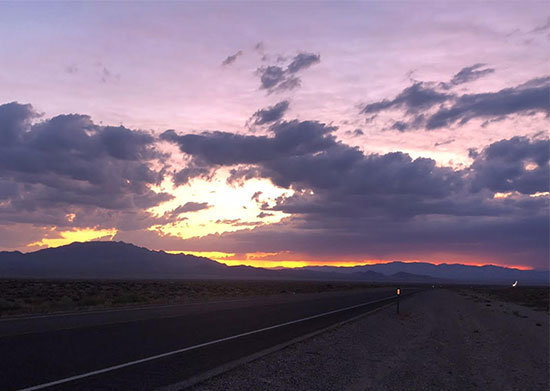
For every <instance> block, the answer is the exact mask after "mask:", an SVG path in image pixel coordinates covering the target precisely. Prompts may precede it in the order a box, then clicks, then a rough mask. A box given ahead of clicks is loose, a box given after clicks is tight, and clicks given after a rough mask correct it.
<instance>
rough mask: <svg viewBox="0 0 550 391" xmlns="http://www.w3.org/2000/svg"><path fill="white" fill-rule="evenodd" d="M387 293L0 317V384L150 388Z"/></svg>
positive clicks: (326, 321)
mask: <svg viewBox="0 0 550 391" xmlns="http://www.w3.org/2000/svg"><path fill="white" fill-rule="evenodd" d="M402 291H403V292H402V294H404V295H406V294H407V293H410V292H412V291H413V290H412V289H403V290H402ZM394 296H395V289H390V288H378V289H370V290H365V291H352V292H333V293H325V294H323V293H322V294H304V295H300V294H298V295H281V296H274V297H269V298H251V299H241V300H232V301H223V302H212V303H202V304H186V305H175V306H159V307H147V308H136V309H122V310H109V311H97V312H91V313H80V314H66V315H52V316H40V317H27V318H19V319H13V320H3V321H0V390H3V391H12V390H24V389H27V390H38V389H45V390H155V389H158V388H161V387H163V386H166V385H170V384H174V383H178V382H181V381H183V380H185V379H188V378H191V377H193V376H196V375H199V374H201V373H204V372H205V371H208V370H211V369H213V368H216V367H219V366H220V365H223V364H225V363H228V362H231V361H234V360H237V359H239V358H243V357H246V356H248V355H251V354H254V353H256V352H258V351H261V350H263V349H267V348H270V347H273V346H276V345H278V344H281V343H284V342H286V341H289V340H291V339H294V338H297V337H299V336H302V335H305V334H308V333H311V332H313V331H316V330H319V329H323V328H325V327H328V326H330V325H332V324H335V323H338V322H341V321H343V320H346V319H349V318H352V317H354V316H357V315H359V314H361V313H363V312H366V311H369V310H372V309H374V308H376V307H377V306H380V305H384V304H386V303H387V302H388V301H380V300H381V299H384V298H392V297H394ZM371 302H373V303H371ZM365 303H370V304H365ZM327 312H328V314H327ZM197 345H198V346H197ZM136 361H137V362H136ZM113 367H115V368H113ZM80 375H84V376H83V377H79V376H80ZM75 377H76V378H75ZM71 378H73V379H71ZM66 379H71V380H70V381H64V380H66ZM56 381H60V383H58V384H53V385H50V386H48V383H51V382H56Z"/></svg>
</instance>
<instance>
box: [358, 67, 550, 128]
mask: <svg viewBox="0 0 550 391" xmlns="http://www.w3.org/2000/svg"><path fill="white" fill-rule="evenodd" d="M479 66H481V64H476V65H474V66H472V67H468V68H464V69H463V70H462V71H460V72H459V73H457V74H456V75H455V76H454V77H453V80H455V82H454V83H455V84H456V83H459V84H460V83H463V82H465V81H469V80H473V79H475V78H478V77H481V76H480V72H481V73H484V72H486V71H489V69H485V70H480V71H476V70H475V69H477V68H479ZM472 69H473V70H472ZM465 70H466V71H465ZM472 78H473V79H472ZM446 88H447V87H446V84H445V83H427V82H415V83H414V84H413V85H412V86H410V87H407V88H405V89H404V90H403V91H402V92H401V93H399V94H398V95H397V96H396V97H395V98H393V99H384V100H381V101H378V102H373V103H369V104H367V105H365V106H364V107H363V108H362V110H361V113H362V114H369V115H371V114H377V113H380V112H384V111H388V110H395V109H399V110H401V111H403V112H404V117H403V119H401V120H397V121H394V123H393V125H392V127H391V128H392V129H394V130H398V131H400V132H404V131H407V130H411V129H418V128H425V129H428V130H432V129H438V128H443V127H449V126H451V125H454V124H457V123H458V124H459V125H464V124H466V123H467V122H469V121H471V120H472V119H481V120H485V121H486V123H488V122H487V121H489V122H494V121H497V120H502V119H503V118H505V117H506V116H509V115H513V114H516V115H531V114H534V113H548V111H549V109H550V102H549V98H548V90H549V88H550V77H540V78H536V79H532V80H529V81H527V82H526V83H523V84H520V85H518V86H515V87H510V88H504V89H502V90H499V91H496V92H483V93H474V94H463V95H458V94H454V93H450V92H446Z"/></svg>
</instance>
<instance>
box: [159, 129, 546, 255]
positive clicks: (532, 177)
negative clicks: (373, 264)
mask: <svg viewBox="0 0 550 391" xmlns="http://www.w3.org/2000/svg"><path fill="white" fill-rule="evenodd" d="M269 130H270V134H269V135H268V136H243V135H234V134H229V133H223V132H204V133H202V134H200V135H181V136H180V135H172V136H171V137H170V138H171V141H172V142H174V143H176V144H177V145H178V146H179V147H180V149H181V150H182V152H185V153H186V154H187V155H189V156H190V157H191V159H192V161H193V162H194V164H202V165H203V166H204V167H205V168H206V167H207V168H208V169H212V170H215V169H217V168H220V167H223V166H234V165H241V164H245V165H247V167H249V168H253V171H249V173H250V172H254V174H255V175H256V176H257V177H261V178H267V179H269V180H271V182H273V183H274V184H275V185H277V186H279V187H283V188H287V189H292V190H293V194H292V195H289V196H281V197H279V198H277V199H276V202H275V204H274V205H271V206H268V205H264V206H263V208H264V210H263V212H262V213H272V212H274V211H281V212H284V213H286V214H289V215H290V217H288V218H286V219H284V220H283V221H282V222H281V223H277V224H272V225H269V226H262V227H257V228H255V229H253V230H250V231H240V232H234V233H225V234H222V235H213V236H207V237H204V238H200V239H192V240H186V241H185V242H184V243H185V246H188V248H190V249H191V248H192V249H194V250H197V251H199V250H204V251H208V249H209V250H214V249H216V250H217V251H227V252H253V251H260V252H278V251H294V252H299V253H306V254H309V255H311V256H327V254H332V255H333V256H343V255H344V254H345V255H346V256H356V257H366V256H369V257H378V258H380V257H386V258H387V257H396V256H411V255H410V254H415V256H428V255H429V256H432V257H433V256H434V254H438V253H439V254H454V255H453V256H455V257H458V256H459V255H460V254H462V255H463V256H472V257H475V256H478V257H483V260H484V261H485V260H493V261H495V262H496V261H499V262H502V261H503V260H506V262H510V263H512V264H518V263H522V262H523V259H522V260H518V257H525V256H526V255H527V254H529V256H530V257H531V258H530V259H532V260H533V263H534V264H537V265H541V264H542V262H543V260H544V262H546V257H547V244H548V237H547V234H548V224H547V213H548V205H547V200H546V199H545V197H531V195H533V194H534V193H536V192H539V191H544V190H542V189H545V188H546V189H547V188H548V181H547V178H548V155H547V152H546V154H545V153H544V151H548V148H549V147H550V146H549V145H548V142H547V141H544V142H543V141H530V140H528V139H521V140H516V139H510V140H502V141H500V142H497V143H494V144H492V145H490V146H488V147H487V148H486V149H484V150H483V151H482V152H480V153H479V154H478V155H477V158H476V159H475V161H474V163H473V164H472V165H471V166H470V167H467V168H465V169H461V170H454V169H452V168H450V167H441V166H438V165H436V163H435V161H434V160H432V159H427V158H416V159H413V158H411V157H410V156H409V155H408V154H405V153H402V152H393V153H387V154H365V153H363V152H362V151H360V150H359V149H357V148H353V147H351V146H349V145H346V144H344V143H342V142H339V141H337V140H336V139H335V137H334V135H333V133H334V131H335V130H336V128H334V127H330V126H327V125H325V124H322V123H319V122H315V121H289V122H279V123H276V124H274V125H272V126H271V127H270V129H269ZM499 143H500V144H499ZM531 161H533V162H534V163H533V164H535V165H536V167H535V168H534V167H533V166H532V165H527V166H525V167H526V168H524V169H523V171H521V172H519V173H518V172H510V170H509V169H508V168H509V167H515V166H517V165H521V166H522V167H524V166H523V165H525V164H528V163H527V162H531ZM503 162H505V165H504V166H503ZM495 167H496V168H497V169H500V167H502V171H503V172H502V174H495V175H492V174H490V173H491V170H494V169H495ZM495 178H498V183H494V181H493V180H494V179H495ZM545 178H546V179H545ZM502 184H507V185H506V187H504V188H503V187H502V186H503V185H502ZM502 190H516V191H518V192H520V196H518V197H516V198H510V199H503V200H502V199H498V198H494V194H495V193H496V192H499V191H502ZM264 216H265V215H264ZM264 216H262V217H264ZM259 218H261V217H259ZM545 235H546V236H545ZM470 251H471V253H470ZM497 258H498V259H497ZM478 259H479V258H478Z"/></svg>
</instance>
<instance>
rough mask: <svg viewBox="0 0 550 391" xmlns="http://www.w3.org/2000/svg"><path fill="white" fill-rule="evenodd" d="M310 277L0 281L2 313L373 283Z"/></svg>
mask: <svg viewBox="0 0 550 391" xmlns="http://www.w3.org/2000/svg"><path fill="white" fill-rule="evenodd" d="M372 286H373V285H372V284H366V283H363V284H362V283H345V282H333V283H327V282H313V281H312V282H310V281H219V280H209V281H198V280H187V281H181V280H178V281H111V280H109V281H106V280H78V281H70V280H0V316H7V315H17V314H30V313H49V312H58V311H73V310H87V309H95V308H106V307H118V306H128V305H144V304H176V303H186V302H190V301H208V300H215V299H221V298H236V297H246V296H266V295H274V294H282V293H314V292H325V291H338V290H349V289H362V288H368V287H372Z"/></svg>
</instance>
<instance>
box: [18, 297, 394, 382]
mask: <svg viewBox="0 0 550 391" xmlns="http://www.w3.org/2000/svg"><path fill="white" fill-rule="evenodd" d="M394 298H395V296H391V297H386V298H384V299H379V300H374V301H369V302H367V303H361V304H356V305H352V306H349V307H345V308H340V309H337V310H332V311H328V312H324V313H322V314H317V315H312V316H308V317H306V318H302V319H296V320H291V321H289V322H285V323H280V324H276V325H274V326H268V327H264V328H261V329H258V330H253V331H247V332H245V333H241V334H236V335H232V336H230V337H225V338H220V339H215V340H213V341H209V342H204V343H201V344H198V345H194V346H189V347H187V348H182V349H178V350H173V351H171V352H167V353H162V354H157V355H155V356H150V357H146V358H142V359H139V360H134V361H129V362H127V363H124V364H118V365H113V366H111V367H107V368H103V369H98V370H96V371H91V372H87V373H83V374H80V375H76V376H71V377H66V378H64V379H60V380H55V381H52V382H49V383H44V384H39V385H36V386H32V387H27V388H22V389H19V390H17V391H34V390H42V389H44V388H47V387H52V386H56V385H59V384H63V383H68V382H71V381H74V380H79V379H83V378H85V377H89V376H94V375H99V374H101V373H106V372H111V371H115V370H117V369H122V368H126V367H130V366H132V365H136V364H142V363H144V362H148V361H153V360H157V359H159V358H164V357H168V356H173V355H174V354H179V353H183V352H187V351H190V350H194V349H198V348H202V347H205V346H209V345H214V344H217V343H220V342H225V341H231V340H233V339H237V338H241V337H246V336H247V335H252V334H257V333H261V332H264V331H268V330H273V329H277V328H279V327H283V326H288V325H291V324H295V323H300V322H305V321H306V320H311V319H315V318H320V317H321V316H326V315H331V314H335V313H338V312H342V311H347V310H351V309H353V308H358V307H363V306H366V305H369V304H374V303H379V302H381V301H386V300H390V299H394Z"/></svg>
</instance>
